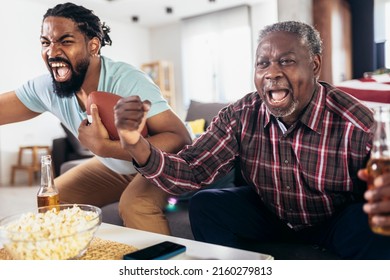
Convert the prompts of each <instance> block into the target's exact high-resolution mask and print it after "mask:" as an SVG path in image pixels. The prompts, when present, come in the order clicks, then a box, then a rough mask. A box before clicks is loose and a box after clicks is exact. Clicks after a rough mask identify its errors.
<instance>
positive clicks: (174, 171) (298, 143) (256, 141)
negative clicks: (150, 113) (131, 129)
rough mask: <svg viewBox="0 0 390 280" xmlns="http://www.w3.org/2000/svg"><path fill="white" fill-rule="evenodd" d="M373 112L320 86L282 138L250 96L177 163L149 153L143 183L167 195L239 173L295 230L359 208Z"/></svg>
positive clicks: (228, 109) (224, 114) (213, 125)
mask: <svg viewBox="0 0 390 280" xmlns="http://www.w3.org/2000/svg"><path fill="white" fill-rule="evenodd" d="M372 124H373V116H372V113H371V111H370V110H369V109H368V108H366V107H365V106H363V105H362V104H361V103H359V102H358V101H357V100H356V99H354V98H353V97H351V96H350V95H348V94H346V93H344V92H341V91H340V90H338V89H336V88H334V87H332V86H330V85H329V84H326V83H323V82H321V83H318V86H317V90H316V92H315V93H314V96H313V98H312V100H311V102H310V103H309V104H308V106H307V108H306V110H305V111H304V112H303V114H302V116H301V117H300V119H299V120H298V121H297V122H296V123H295V124H293V125H292V126H290V127H289V128H288V129H287V131H284V132H282V129H281V128H280V126H279V124H278V121H277V119H276V118H275V117H274V116H272V115H271V114H270V113H269V111H268V110H267V109H266V107H265V105H264V103H263V102H262V100H261V99H260V97H259V95H258V94H257V93H256V92H253V93H250V94H248V95H246V96H244V98H242V99H240V100H238V101H237V102H235V103H233V104H231V105H229V106H227V107H225V108H224V109H222V110H221V111H220V112H219V114H218V116H217V117H216V118H214V120H213V122H212V123H211V125H210V126H209V128H208V130H207V132H206V133H204V134H202V135H201V136H200V137H199V138H198V139H197V140H196V141H195V142H194V143H193V145H191V146H187V147H185V148H184V149H183V150H182V151H181V152H180V153H179V154H178V155H173V154H166V153H164V152H161V151H158V150H156V149H155V148H154V147H152V148H151V149H152V150H151V151H152V154H151V157H150V159H149V162H148V164H147V165H146V166H144V167H142V168H138V170H139V171H140V172H141V173H142V174H144V175H145V177H146V178H148V179H151V180H152V181H153V183H155V184H156V185H158V186H159V187H160V188H161V189H164V190H165V191H167V192H169V193H173V194H178V193H182V192H188V191H193V190H197V189H199V188H202V186H204V185H208V184H211V183H212V182H214V181H215V180H217V179H218V178H221V177H222V176H224V175H226V174H227V173H228V172H229V171H230V170H232V168H234V167H235V166H237V165H238V166H239V168H240V170H241V173H242V175H243V177H244V179H245V180H246V182H247V183H248V184H249V185H251V186H253V187H254V189H255V190H256V192H257V193H258V195H259V197H260V198H261V200H262V201H263V202H264V204H265V205H266V207H268V208H269V209H270V210H271V211H272V212H273V213H275V215H277V216H278V217H279V218H280V219H281V220H282V221H284V222H285V223H286V224H287V225H288V226H290V227H291V228H293V229H295V230H299V229H303V228H306V227H310V226H313V225H317V224H319V223H322V222H324V221H326V220H327V219H329V218H330V217H331V216H332V215H334V213H336V212H337V211H339V210H341V209H342V208H343V207H345V206H346V205H347V204H350V203H352V202H354V201H362V200H363V192H364V190H365V188H366V184H365V183H364V182H362V181H361V180H359V179H358V178H357V171H358V170H359V169H360V168H363V167H365V165H366V162H367V160H368V157H369V153H370V150H371V145H372V136H373V135H372V133H371V131H370V128H371V126H372Z"/></svg>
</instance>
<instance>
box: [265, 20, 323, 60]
mask: <svg viewBox="0 0 390 280" xmlns="http://www.w3.org/2000/svg"><path fill="white" fill-rule="evenodd" d="M277 31H284V32H290V33H294V34H296V35H297V36H298V37H299V38H300V39H302V41H303V42H304V43H305V44H306V46H307V47H308V49H309V51H310V54H311V56H312V57H313V56H314V55H316V54H319V55H321V54H322V40H321V36H320V33H319V32H318V31H317V30H316V29H315V28H314V27H313V26H311V25H308V24H306V23H303V22H298V21H283V22H278V23H275V24H271V25H267V26H265V27H264V28H263V29H262V30H261V31H260V33H259V40H258V42H260V41H261V40H262V39H263V38H264V37H265V36H267V35H269V34H270V33H272V32H277Z"/></svg>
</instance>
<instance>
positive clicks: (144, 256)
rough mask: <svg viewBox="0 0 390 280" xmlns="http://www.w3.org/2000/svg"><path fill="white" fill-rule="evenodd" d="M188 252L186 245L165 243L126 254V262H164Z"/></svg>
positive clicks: (124, 257)
mask: <svg viewBox="0 0 390 280" xmlns="http://www.w3.org/2000/svg"><path fill="white" fill-rule="evenodd" d="M185 250H186V247H185V246H184V245H180V244H176V243H173V242H169V241H165V242H161V243H158V244H156V245H153V246H150V247H147V248H144V249H141V250H138V251H135V252H132V253H129V254H126V255H124V256H123V259H124V260H164V259H168V258H171V257H173V256H175V255H178V254H180V253H182V252H184V251H185Z"/></svg>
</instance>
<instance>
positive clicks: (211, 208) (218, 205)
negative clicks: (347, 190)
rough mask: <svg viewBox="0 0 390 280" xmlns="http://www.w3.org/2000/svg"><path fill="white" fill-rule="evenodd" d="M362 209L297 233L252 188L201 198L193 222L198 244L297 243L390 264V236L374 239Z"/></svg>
mask: <svg viewBox="0 0 390 280" xmlns="http://www.w3.org/2000/svg"><path fill="white" fill-rule="evenodd" d="M362 208H363V203H355V204H351V205H349V206H347V207H346V208H345V209H343V210H342V211H340V212H339V213H338V214H337V215H335V216H334V217H332V218H331V219H330V220H329V221H327V222H325V223H323V224H322V225H320V226H316V227H312V228H309V229H304V230H300V231H294V230H292V229H291V228H289V227H288V226H287V225H286V224H285V223H284V222H282V221H280V220H279V219H278V217H277V216H276V215H274V214H273V213H271V212H270V211H269V210H268V209H267V208H266V207H265V206H264V204H263V202H262V200H261V199H260V198H259V196H258V195H257V193H256V192H255V191H254V190H253V189H252V188H251V187H249V186H242V187H233V188H227V189H211V190H203V191H200V192H198V193H197V194H195V195H194V196H193V197H192V199H191V201H190V206H189V216H190V222H191V227H192V232H193V234H194V237H195V239H196V240H198V241H203V242H208V243H214V244H219V245H224V246H229V247H234V248H240V249H246V248H248V243H251V242H252V243H260V242H261V243H264V242H286V241H287V242H289V241H291V242H301V243H309V244H315V245H319V246H321V247H323V248H326V249H327V250H329V251H332V252H334V253H335V254H337V255H339V256H340V258H342V259H390V236H381V235H378V234H374V233H373V232H372V231H371V230H370V228H369V226H368V218H367V214H365V213H364V212H363V209H362ZM244 244H245V245H244Z"/></svg>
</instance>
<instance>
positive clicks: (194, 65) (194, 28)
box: [182, 6, 253, 104]
mask: <svg viewBox="0 0 390 280" xmlns="http://www.w3.org/2000/svg"><path fill="white" fill-rule="evenodd" d="M249 9H250V8H249V6H239V7H236V8H231V9H227V10H223V11H219V12H215V13H210V14H206V15H202V16H197V17H192V18H188V19H184V20H183V24H182V55H183V58H182V61H183V65H182V67H183V90H184V94H183V95H184V103H185V104H189V100H190V99H193V100H197V101H202V102H226V101H227V102H229V101H234V100H237V99H238V98H240V97H242V96H243V95H244V94H246V93H248V92H250V91H252V90H253V61H252V41H251V40H252V37H251V26H250V10H249Z"/></svg>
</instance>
